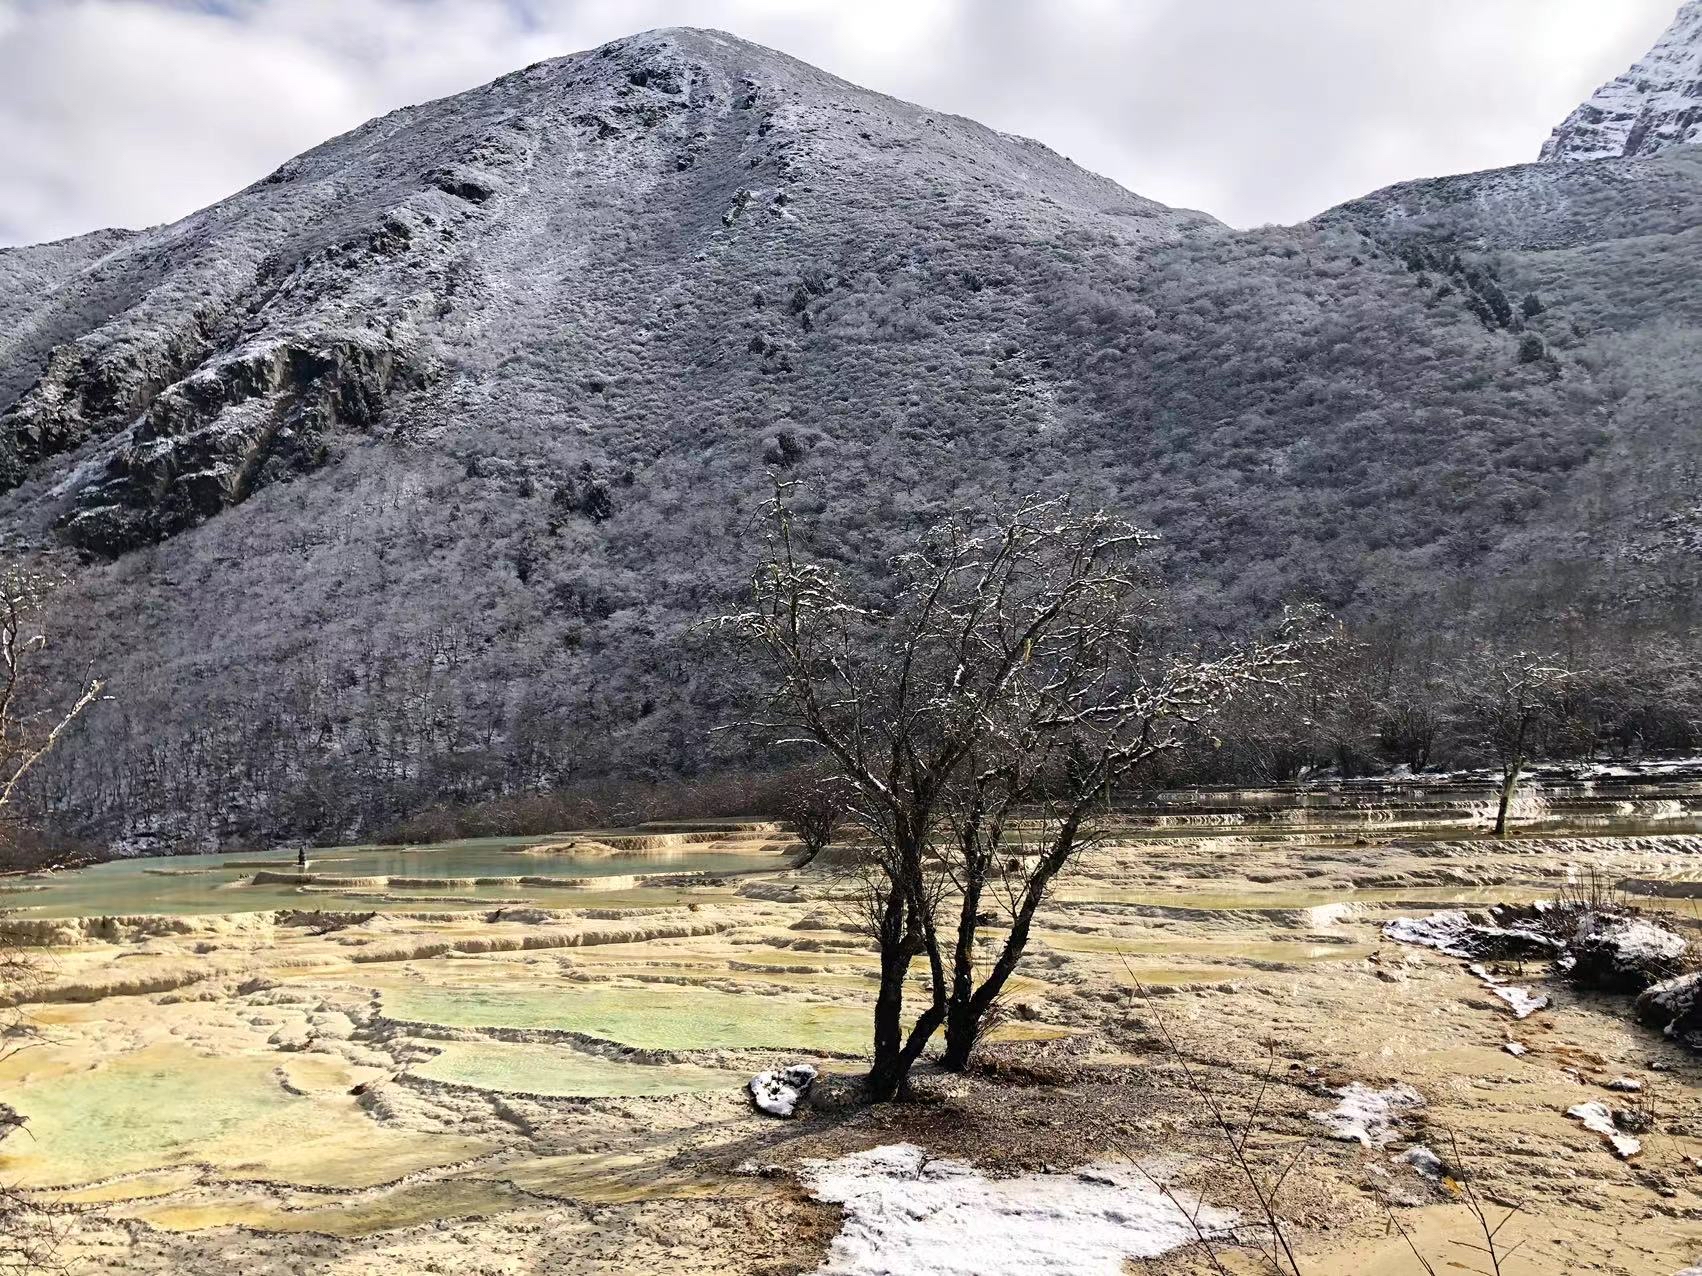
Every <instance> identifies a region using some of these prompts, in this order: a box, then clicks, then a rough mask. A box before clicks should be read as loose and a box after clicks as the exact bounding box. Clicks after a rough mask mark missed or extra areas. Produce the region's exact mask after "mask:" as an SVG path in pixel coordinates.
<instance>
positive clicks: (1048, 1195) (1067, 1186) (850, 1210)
mask: <svg viewBox="0 0 1702 1276" xmlns="http://www.w3.org/2000/svg"><path fill="white" fill-rule="evenodd" d="M804 1182H805V1185H806V1186H807V1187H808V1188H809V1189H810V1191H811V1193H812V1194H813V1195H814V1196H815V1197H816V1199H818V1200H821V1201H826V1202H828V1203H829V1204H832V1205H840V1206H843V1207H844V1210H845V1221H844V1224H843V1226H842V1227H841V1228H840V1232H839V1235H838V1236H836V1237H834V1240H833V1246H832V1248H831V1249H829V1251H828V1255H827V1261H826V1262H825V1263H823V1264H822V1265H821V1266H820V1267H819V1268H817V1269H816V1272H817V1276H889V1274H890V1273H895V1272H927V1273H929V1274H930V1276H1122V1273H1123V1272H1124V1271H1125V1270H1126V1269H1125V1266H1124V1263H1125V1260H1126V1259H1130V1258H1153V1257H1156V1256H1157V1255H1159V1254H1163V1253H1167V1252H1168V1251H1170V1250H1173V1249H1177V1248H1179V1247H1181V1246H1183V1245H1186V1244H1188V1243H1190V1242H1192V1241H1194V1240H1196V1239H1197V1237H1196V1236H1195V1233H1194V1229H1193V1227H1192V1226H1191V1225H1190V1224H1189V1222H1188V1218H1187V1216H1186V1215H1184V1214H1183V1212H1182V1209H1183V1206H1182V1205H1178V1204H1177V1203H1176V1202H1175V1201H1172V1200H1171V1199H1170V1198H1169V1197H1167V1196H1166V1195H1165V1194H1164V1193H1163V1192H1161V1191H1160V1190H1159V1189H1158V1188H1156V1187H1154V1186H1153V1185H1152V1184H1150V1183H1148V1182H1146V1181H1145V1180H1144V1179H1143V1178H1141V1176H1140V1174H1139V1172H1138V1171H1136V1170H1135V1169H1133V1168H1132V1167H1129V1166H1125V1165H1109V1166H1094V1167H1090V1168H1087V1169H1082V1170H1078V1171H1076V1172H1075V1173H1073V1174H1025V1175H1023V1176H1021V1177H1020V1178H1012V1179H988V1178H983V1177H982V1176H981V1175H980V1174H979V1173H977V1172H976V1170H975V1169H974V1168H972V1167H971V1166H969V1165H966V1164H964V1163H963V1162H961V1161H936V1160H929V1159H928V1156H927V1153H925V1152H924V1151H923V1150H922V1149H921V1148H919V1147H916V1146H915V1145H913V1144H909V1143H899V1144H894V1145H892V1146H889V1147H879V1148H873V1149H871V1150H870V1151H867V1152H858V1153H855V1154H853V1155H851V1156H846V1157H841V1158H840V1159H838V1160H834V1161H809V1162H806V1163H805V1168H804ZM1181 1199H1182V1201H1183V1203H1184V1205H1186V1207H1187V1208H1189V1209H1192V1208H1193V1206H1194V1202H1193V1201H1191V1200H1189V1199H1188V1198H1186V1197H1182V1198H1181ZM1236 1219H1237V1216H1236V1214H1235V1213H1234V1212H1233V1211H1231V1210H1220V1209H1212V1208H1211V1207H1209V1206H1202V1207H1201V1208H1200V1211H1199V1217H1198V1222H1199V1225H1200V1227H1201V1228H1202V1229H1203V1230H1204V1231H1205V1232H1206V1234H1207V1235H1217V1234H1221V1233H1223V1232H1224V1231H1225V1230H1226V1229H1228V1228H1229V1227H1231V1226H1233V1225H1234V1223H1235V1222H1236Z"/></svg>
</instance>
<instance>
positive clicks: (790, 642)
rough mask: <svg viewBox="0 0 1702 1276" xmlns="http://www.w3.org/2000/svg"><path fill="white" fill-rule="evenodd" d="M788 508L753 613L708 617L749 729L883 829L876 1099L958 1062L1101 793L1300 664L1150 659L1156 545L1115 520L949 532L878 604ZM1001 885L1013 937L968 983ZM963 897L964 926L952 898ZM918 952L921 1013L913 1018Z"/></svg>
mask: <svg viewBox="0 0 1702 1276" xmlns="http://www.w3.org/2000/svg"><path fill="white" fill-rule="evenodd" d="M786 496H787V488H785V487H784V486H782V487H779V488H777V491H776V495H775V498H774V500H773V501H772V502H771V503H770V504H769V506H768V510H767V515H768V525H769V537H770V539H769V545H768V550H767V553H766V554H765V556H764V558H763V560H762V562H761V564H760V565H759V567H758V569H757V571H756V573H755V575H754V577H753V594H754V600H753V601H754V605H753V607H752V609H751V610H749V611H747V612H745V613H742V614H740V615H737V616H729V617H723V618H722V619H721V620H720V621H719V622H717V623H718V624H719V625H720V626H721V627H723V628H729V629H733V630H736V631H737V632H739V633H741V634H742V635H743V636H744V637H745V638H747V639H748V640H749V643H750V647H751V649H752V650H753V651H754V652H755V654H756V656H757V658H758V659H759V661H760V662H761V665H762V667H763V671H764V673H765V674H766V675H767V677H768V680H769V683H770V686H771V688H772V691H771V694H770V695H769V696H768V700H767V709H768V712H767V713H766V715H764V716H761V717H759V718H758V719H757V720H756V721H755V722H754V723H752V724H750V725H752V726H755V727H758V728H760V729H762V730H765V731H767V732H769V733H771V734H772V735H773V736H775V737H776V738H777V739H779V740H783V741H791V742H794V743H805V744H808V745H811V746H813V747H815V748H817V749H819V750H821V751H822V752H823V753H824V754H825V756H826V760H827V762H828V764H829V765H831V766H832V767H834V768H836V769H837V771H838V773H839V774H840V775H841V776H843V778H844V781H845V783H846V785H847V788H848V790H849V792H850V793H851V794H852V797H853V800H852V803H851V816H852V818H853V819H855V820H856V821H857V822H858V823H859V824H860V825H861V826H862V827H863V828H864V830H865V831H866V832H867V833H869V834H870V835H871V839H872V842H873V845H874V848H875V852H874V855H873V857H872V861H871V864H870V865H869V867H868V871H867V872H866V873H865V874H864V876H863V878H862V884H863V888H864V889H863V894H862V898H861V900H860V903H861V907H862V916H863V920H864V922H865V923H866V926H867V929H868V932H869V933H870V935H871V936H872V937H873V939H874V942H875V947H876V950H877V953H878V955H879V959H880V977H879V990H878V993H877V996H876V1002H875V1016H874V1018H875V1022H874V1059H873V1064H872V1067H871V1069H870V1073H869V1078H868V1090H869V1093H870V1095H871V1097H873V1098H875V1099H876V1100H884V1099H887V1098H890V1097H892V1096H893V1095H894V1094H896V1093H897V1092H898V1091H899V1090H900V1089H901V1087H902V1086H903V1084H904V1082H905V1079H906V1078H907V1076H908V1074H909V1072H910V1069H911V1068H912V1067H913V1066H914V1064H915V1062H916V1060H917V1059H918V1058H919V1057H920V1056H921V1054H922V1051H923V1050H924V1049H925V1048H926V1046H927V1044H928V1042H929V1040H930V1038H931V1037H932V1036H933V1034H934V1033H935V1031H936V1030H938V1029H939V1028H940V1027H941V1026H942V1025H944V1024H946V1023H947V1021H948V1019H950V1020H951V1023H952V1027H951V1029H950V1038H951V1040H952V1042H953V1043H954V1045H953V1047H952V1048H951V1049H950V1050H949V1051H948V1053H949V1055H950V1057H951V1060H952V1062H953V1063H954V1065H957V1066H961V1063H962V1061H963V1060H965V1059H966V1058H967V1054H968V1050H969V1048H970V1046H972V1045H973V1041H974V1038H975V1036H976V1035H977V1033H978V1031H979V1026H980V1024H981V1023H982V1022H983V1021H984V1019H985V1015H986V1013H987V1011H988V1009H989V1008H990V1007H991V1005H992V1004H993V1003H994V1001H996V999H997V997H998V995H999V992H1000V991H1001V990H1002V988H1003V987H1004V984H1005V982H1006V980H1007V979H1008V978H1009V975H1010V973H1011V971H1012V970H1013V969H1014V967H1015V965H1016V963H1017V961H1018V960H1019V959H1020V957H1021V955H1022V952H1023V949H1024V947H1025V946H1026V943H1027V937H1028V930H1029V927H1030V925H1031V922H1032V919H1033V916H1034V913H1035V910H1036V909H1037V908H1038V907H1039V905H1040V903H1041V902H1042V900H1043V899H1044V897H1045V894H1046V891H1047V889H1048V887H1049V886H1050V884H1051V883H1052V881H1053V880H1054V879H1055V878H1056V877H1057V875H1058V873H1059V872H1060V871H1062V869H1063V868H1064V867H1065V866H1066V865H1067V864H1068V863H1069V862H1070V861H1071V860H1072V859H1073V858H1074V857H1075V855H1076V854H1077V852H1078V851H1079V850H1080V849H1081V847H1082V846H1083V845H1084V844H1086V842H1088V841H1091V839H1092V836H1093V834H1092V832H1091V830H1090V829H1089V827H1088V825H1087V816H1088V814H1089V811H1090V810H1091V809H1092V807H1093V803H1094V802H1095V801H1096V800H1099V801H1102V800H1103V799H1104V797H1105V796H1106V795H1107V794H1108V792H1109V791H1110V789H1111V788H1112V787H1113V786H1114V785H1115V784H1116V783H1117V782H1118V781H1119V780H1120V779H1122V778H1123V777H1124V776H1126V775H1127V774H1128V773H1129V772H1130V771H1131V770H1132V769H1133V768H1135V767H1136V766H1138V765H1139V764H1140V763H1141V762H1142V761H1144V760H1146V759H1147V758H1150V757H1152V756H1153V755H1154V754H1156V753H1159V752H1163V751H1166V750H1169V749H1172V748H1175V747H1176V746H1177V744H1178V743H1179V742H1180V728H1181V727H1182V726H1184V725H1186V724H1188V723H1190V722H1194V721H1197V720H1199V718H1200V717H1201V716H1203V714H1204V713H1205V712H1206V711H1207V710H1208V709H1209V708H1210V707H1211V706H1212V705H1214V704H1215V703H1217V702H1218V701H1219V700H1221V699H1222V697H1223V696H1224V695H1225V694H1227V691H1228V689H1229V688H1230V687H1231V686H1233V685H1235V684H1237V683H1239V682H1241V681H1244V680H1246V679H1248V678H1249V677H1250V676H1251V674H1252V671H1253V670H1254V669H1274V668H1276V667H1277V666H1278V665H1279V664H1280V663H1281V662H1282V661H1284V660H1286V659H1288V657H1287V656H1282V655H1278V654H1277V653H1276V652H1275V651H1271V652H1268V653H1264V654H1260V655H1257V656H1254V655H1251V654H1248V653H1236V654H1235V655H1233V656H1230V657H1225V658H1223V659H1222V660H1216V661H1214V660H1205V659H1199V658H1179V659H1175V660H1172V661H1169V662H1162V663H1159V664H1153V663H1152V662H1151V659H1150V652H1149V650H1148V639H1149V638H1150V634H1151V620H1152V617H1153V615H1154V613H1155V609H1156V603H1155V600H1154V589H1153V586H1152V583H1151V581H1150V580H1148V579H1147V578H1146V576H1145V574H1144V573H1143V572H1141V571H1140V569H1139V565H1138V558H1139V554H1140V551H1141V550H1143V549H1144V548H1146V547H1147V546H1149V545H1151V544H1152V543H1153V541H1154V540H1155V539H1156V538H1155V537H1153V536H1152V535H1151V534H1150V533H1146V532H1143V531H1140V530H1138V529H1136V528H1134V527H1131V526H1130V525H1129V524H1127V523H1126V522H1124V521H1123V520H1121V519H1118V518H1115V517H1113V516H1111V515H1109V514H1106V513H1103V512H1095V513H1091V514H1084V515H1078V514H1075V513H1072V512H1071V511H1070V510H1069V508H1068V506H1067V503H1065V502H1062V501H1042V500H1039V499H1037V498H1030V499H1028V500H1027V501H1024V502H1023V503H1021V504H1020V505H1018V506H1017V507H1016V508H1014V509H1013V510H1011V511H1009V512H1008V513H1004V514H1001V515H998V516H997V517H993V518H988V519H983V520H981V521H980V522H979V523H971V522H970V521H968V520H963V519H951V520H947V521H946V522H944V523H942V524H940V525H939V526H938V527H935V528H933V529H931V530H929V531H927V532H926V533H924V534H923V535H922V536H921V537H919V538H918V540H917V542H916V544H915V547H914V548H913V549H911V550H909V551H908V552H906V553H904V554H901V555H900V556H898V557H897V558H896V559H895V560H894V561H893V563H892V565H891V572H890V575H889V577H888V578H887V579H888V582H889V587H888V589H887V590H886V591H885V593H884V594H877V593H876V591H875V590H873V589H871V590H868V591H866V592H862V593H859V592H858V591H855V590H854V589H853V588H852V587H851V586H850V585H849V584H848V583H847V582H846V581H845V579H844V578H843V577H842V576H841V575H840V573H838V572H837V571H836V570H835V569H833V568H832V567H831V566H829V565H827V564H825V563H821V562H817V561H813V560H811V559H809V558H807V557H806V556H805V555H804V554H803V553H802V552H801V550H800V547H799V544H798V538H797V534H796V529H795V527H794V523H793V517H792V514H791V511H790V510H789V508H788V506H787V504H786V499H785V498H786ZM1035 801H1039V802H1041V803H1042V813H1041V815H1040V817H1039V823H1040V824H1041V825H1043V826H1044V827H1045V829H1046V836H1045V837H1044V839H1043V844H1042V845H1041V846H1040V847H1039V849H1038V852H1037V853H1036V854H1035V855H1033V856H1031V857H1009V856H1006V855H1004V854H1003V852H1002V851H1001V846H1002V842H1003V839H1004V833H1005V830H1006V827H1007V826H1008V825H1009V823H1010V820H1011V818H1012V815H1013V814H1014V813H1015V812H1017V811H1018V810H1020V809H1021V808H1022V807H1023V806H1024V805H1025V804H1028V803H1031V802H1035ZM948 828H949V830H950V831H951V833H952V836H949V837H942V836H940V834H941V833H942V832H943V831H945V830H946V829H948ZM1084 834H1085V835H1086V836H1085V837H1084ZM1014 863H1021V864H1023V865H1024V867H1022V868H1018V869H1013V868H1011V867H1009V866H1010V865H1011V864H1014ZM990 891H999V892H1001V893H1002V897H1003V899H1004V901H1005V903H1006V906H1007V908H1008V911H1009V914H1010V917H1011V920H1012V932H1011V935H1010V937H1009V938H1008V939H1007V941H1006V943H1005V946H1004V948H1003V949H1002V950H1001V952H1000V953H999V955H998V957H997V958H996V959H995V961H994V964H993V966H992V968H991V970H990V972H989V973H988V974H987V975H986V977H985V978H983V979H982V980H980V981H979V982H977V980H976V978H975V953H974V947H975V941H976V936H977V933H978V929H977V928H978V922H977V919H978V918H979V917H980V915H981V913H982V904H983V901H985V900H986V899H987V898H988V895H989V892H990ZM954 893H955V894H956V895H957V896H958V897H959V907H958V916H957V924H956V927H955V935H954V936H953V935H948V934H946V933H945V926H944V924H943V923H944V922H945V920H946V919H945V918H944V917H943V916H942V908H941V906H942V904H943V903H944V902H945V901H946V900H947V899H948V898H950V897H951V896H952V895H953V894H954ZM918 959H920V960H922V961H924V962H925V963H926V966H927V975H928V978H927V988H928V1001H927V1002H926V1004H925V1005H923V1006H922V1008H921V1009H920V1010H919V1011H918V1012H917V1013H916V1014H915V1016H914V1017H913V1019H912V1020H911V1021H910V1023H909V1026H908V1027H906V1023H905V1016H904V994H905V981H906V978H907V976H908V973H909V970H910V967H911V965H912V964H913V962H915V961H916V960H918Z"/></svg>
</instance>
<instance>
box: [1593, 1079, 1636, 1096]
mask: <svg viewBox="0 0 1702 1276" xmlns="http://www.w3.org/2000/svg"><path fill="white" fill-rule="evenodd" d="M1602 1089H1604V1090H1616V1091H1618V1092H1619V1093H1620V1094H1640V1093H1642V1090H1643V1083H1642V1082H1641V1081H1638V1080H1637V1079H1636V1078H1634V1077H1615V1078H1614V1079H1613V1080H1612V1081H1609V1082H1607V1083H1606V1084H1604V1085H1603V1086H1602Z"/></svg>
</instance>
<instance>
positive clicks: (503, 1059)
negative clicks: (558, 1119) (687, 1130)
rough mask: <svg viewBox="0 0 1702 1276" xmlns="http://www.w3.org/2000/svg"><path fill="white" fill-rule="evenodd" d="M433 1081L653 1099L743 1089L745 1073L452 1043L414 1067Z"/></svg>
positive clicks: (563, 1049)
mask: <svg viewBox="0 0 1702 1276" xmlns="http://www.w3.org/2000/svg"><path fill="white" fill-rule="evenodd" d="M411 1071H412V1074H413V1075H414V1076H416V1077H424V1078H426V1079H427V1080H431V1081H447V1082H451V1083H453V1084H455V1085H465V1086H473V1087H475V1088H477V1089H480V1090H500V1091H503V1092H505V1093H510V1094H544V1095H550V1096H552V1097H560V1098H575V1099H606V1098H649V1097H653V1096H658V1095H671V1094H691V1093H694V1092H699V1091H704V1090H738V1089H739V1088H740V1087H742V1086H743V1085H744V1083H745V1080H746V1077H745V1075H744V1074H743V1073H736V1072H723V1071H719V1070H717V1069H714V1068H698V1067H693V1066H692V1065H690V1064H644V1063H632V1062H626V1061H622V1060H620V1059H610V1058H606V1057H605V1056H603V1055H598V1054H592V1053H590V1052H589V1051H585V1050H575V1049H573V1048H572V1047H571V1046H565V1045H552V1044H541V1045H540V1044H534V1043H530V1042H511V1041H450V1042H445V1043H444V1045H443V1047H442V1053H441V1054H439V1055H438V1056H437V1057H436V1058H435V1059H432V1060H430V1061H429V1062H427V1063H424V1064H421V1065H419V1066H418V1067H415V1068H413V1069H412V1070H411Z"/></svg>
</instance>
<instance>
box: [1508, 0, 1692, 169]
mask: <svg viewBox="0 0 1702 1276" xmlns="http://www.w3.org/2000/svg"><path fill="white" fill-rule="evenodd" d="M1699 141H1702V0H1688V3H1686V4H1685V5H1684V7H1683V8H1681V9H1680V10H1679V11H1678V17H1677V18H1675V19H1674V20H1673V24H1672V25H1671V26H1670V27H1668V28H1667V30H1666V33H1665V34H1664V35H1662V36H1661V38H1660V39H1659V40H1658V41H1657V42H1656V43H1655V47H1654V48H1652V49H1650V50H1649V52H1648V54H1647V55H1646V56H1645V57H1644V58H1643V59H1642V60H1641V61H1639V62H1638V63H1637V64H1636V65H1635V66H1633V67H1632V68H1631V69H1630V70H1629V71H1627V72H1626V73H1625V74H1624V75H1622V76H1620V77H1618V78H1617V79H1615V80H1612V81H1610V82H1608V83H1607V84H1604V85H1602V87H1601V88H1599V89H1597V90H1596V92H1595V94H1594V95H1593V96H1592V97H1591V98H1590V100H1589V101H1587V102H1585V103H1584V104H1583V105H1582V106H1580V107H1579V108H1578V109H1577V110H1576V111H1573V112H1572V114H1571V115H1569V116H1567V117H1566V120H1565V122H1564V123H1562V124H1561V125H1560V127H1559V128H1557V129H1555V130H1554V133H1553V135H1552V136H1551V137H1550V138H1549V139H1548V141H1547V142H1546V143H1545V144H1544V145H1543V148H1542V159H1543V160H1545V161H1564V160H1595V159H1611V158H1615V157H1618V156H1628V157H1635V156H1641V155H1653V154H1655V153H1656V152H1658V151H1664V150H1666V149H1668V148H1669V147H1673V146H1683V145H1686V144H1687V143H1691V142H1699Z"/></svg>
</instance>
